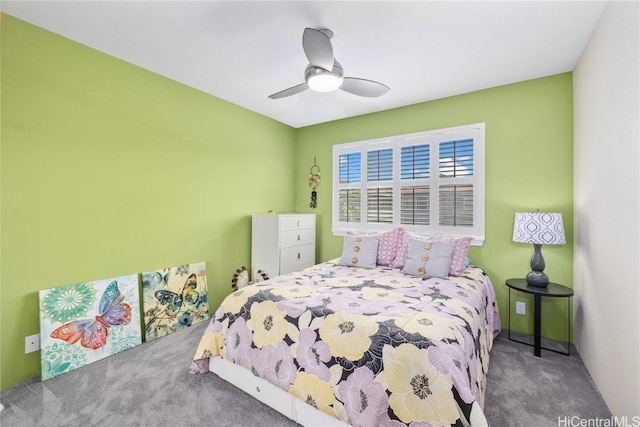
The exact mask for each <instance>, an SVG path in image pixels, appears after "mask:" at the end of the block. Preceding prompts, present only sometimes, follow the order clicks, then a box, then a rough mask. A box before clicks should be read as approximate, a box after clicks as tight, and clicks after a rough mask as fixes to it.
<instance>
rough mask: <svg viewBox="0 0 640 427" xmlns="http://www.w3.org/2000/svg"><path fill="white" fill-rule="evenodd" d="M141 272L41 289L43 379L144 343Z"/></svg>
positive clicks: (41, 360) (41, 362)
mask: <svg viewBox="0 0 640 427" xmlns="http://www.w3.org/2000/svg"><path fill="white" fill-rule="evenodd" d="M138 289H139V287H138V275H137V274H130V275H127V276H121V277H115V278H111V279H104V280H96V281H93V282H86V283H78V284H74V285H67V286H60V287H57V288H52V289H46V290H41V291H39V292H38V296H39V300H40V344H41V351H40V365H41V368H42V371H41V376H42V380H43V381H44V380H47V379H49V378H53V377H56V376H58V375H60V374H63V373H65V372H69V371H72V370H74V369H77V368H80V367H82V366H85V365H88V364H89V363H93V362H95V361H97V360H100V359H104V358H105V357H107V356H111V355H112V354H116V353H120V352H121V351H124V350H127V349H129V348H132V347H135V346H137V345H140V344H141V343H142V330H141V328H140V298H139V294H138Z"/></svg>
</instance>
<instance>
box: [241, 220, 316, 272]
mask: <svg viewBox="0 0 640 427" xmlns="http://www.w3.org/2000/svg"><path fill="white" fill-rule="evenodd" d="M315 263H316V215H315V214H280V215H269V214H253V215H252V221H251V280H254V278H255V277H256V272H257V271H258V270H262V271H264V272H266V273H267V275H268V276H269V277H276V276H279V275H281V274H285V273H290V272H292V271H297V270H302V269H303V268H306V267H310V266H312V265H314V264H315Z"/></svg>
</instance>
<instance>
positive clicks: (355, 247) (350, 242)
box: [340, 236, 378, 268]
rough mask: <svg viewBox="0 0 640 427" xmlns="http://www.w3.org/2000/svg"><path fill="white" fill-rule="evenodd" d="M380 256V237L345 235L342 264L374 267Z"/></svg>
mask: <svg viewBox="0 0 640 427" xmlns="http://www.w3.org/2000/svg"><path fill="white" fill-rule="evenodd" d="M377 257H378V239H377V238H375V237H373V236H344V242H343V244H342V256H341V257H340V264H342V265H349V266H351V267H363V268H374V267H375V266H376V259H377Z"/></svg>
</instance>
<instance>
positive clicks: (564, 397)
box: [0, 323, 611, 427]
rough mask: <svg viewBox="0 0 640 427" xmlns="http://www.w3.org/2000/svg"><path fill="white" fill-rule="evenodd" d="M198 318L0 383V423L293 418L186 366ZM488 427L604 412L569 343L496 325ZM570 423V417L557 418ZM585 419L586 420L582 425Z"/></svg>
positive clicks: (255, 422)
mask: <svg viewBox="0 0 640 427" xmlns="http://www.w3.org/2000/svg"><path fill="white" fill-rule="evenodd" d="M205 326H206V323H202V324H199V325H197V326H194V327H191V328H189V329H186V330H183V331H181V332H178V333H175V334H173V335H169V336H167V337H163V338H161V339H158V340H155V341H152V342H150V343H145V344H142V345H141V346H138V347H136V348H133V349H130V350H127V351H124V352H122V353H119V354H117V355H114V356H112V357H109V358H107V359H103V360H101V361H98V362H95V363H92V364H90V365H87V366H85V367H83V368H80V369H77V370H75V371H72V372H69V373H66V374H64V375H61V376H59V377H56V378H52V379H50V380H47V381H45V382H40V381H39V379H38V378H35V379H33V380H30V381H26V382H24V383H21V384H18V385H16V386H15V387H13V388H11V389H8V390H5V391H2V392H0V402H1V403H2V404H3V405H4V406H5V409H4V410H3V411H1V412H0V424H1V425H2V427H28V426H78V427H81V426H82V427H85V426H98V425H101V426H159V427H163V426H200V425H211V426H294V425H296V424H295V423H293V422H292V421H290V420H288V419H287V418H285V417H284V416H282V415H281V414H279V413H278V412H276V411H274V410H272V409H270V408H268V407H267V406H265V405H263V404H262V403H259V402H257V401H256V400H254V399H253V398H251V397H249V396H247V395H245V394H244V393H243V392H242V391H240V390H239V389H237V388H236V387H234V386H232V385H230V384H228V383H226V382H225V381H223V380H221V379H219V378H217V377H216V376H215V375H213V374H206V375H190V374H189V372H188V368H189V363H190V361H191V357H192V356H193V353H194V351H195V348H196V345H197V343H198V341H199V339H200V336H201V335H202V332H203V331H204V328H205ZM485 412H486V414H487V418H488V420H489V422H490V423H491V425H492V426H493V427H512V426H522V427H527V426H532V427H534V426H535V427H542V426H558V425H559V423H558V419H559V417H565V416H566V417H574V416H575V417H580V418H584V419H594V418H596V417H598V418H608V417H610V416H611V414H610V412H609V410H608V408H607V406H606V404H605V403H604V401H603V400H602V397H601V396H600V393H598V391H597V390H596V388H595V386H594V384H593V382H592V380H591V378H590V377H589V375H588V373H587V370H586V369H585V367H584V365H583V363H582V361H581V360H580V358H579V356H578V355H577V353H575V350H573V353H572V355H571V356H564V355H559V354H556V353H552V352H548V351H544V350H543V353H542V358H538V357H535V356H533V349H532V348H531V347H528V346H526V345H523V344H518V343H514V342H511V341H508V340H507V336H506V333H502V334H501V335H500V336H499V337H498V338H497V339H496V342H495V345H494V348H493V350H492V352H491V362H490V368H489V378H488V381H487V394H486V403H485ZM564 425H569V424H564ZM585 425H586V424H585Z"/></svg>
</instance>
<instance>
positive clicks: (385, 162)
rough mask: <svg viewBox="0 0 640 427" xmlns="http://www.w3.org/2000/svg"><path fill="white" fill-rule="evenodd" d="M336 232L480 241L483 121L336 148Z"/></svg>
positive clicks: (334, 157) (482, 194)
mask: <svg viewBox="0 0 640 427" xmlns="http://www.w3.org/2000/svg"><path fill="white" fill-rule="evenodd" d="M333 164H334V168H333V170H334V177H333V182H334V185H333V231H334V233H336V234H344V233H345V232H346V231H348V230H355V231H379V230H385V229H389V228H393V227H398V226H402V227H404V228H405V229H407V230H409V231H412V232H415V233H422V234H444V235H451V236H473V237H474V238H475V243H476V244H478V243H479V244H481V243H482V241H483V240H484V123H479V124H474V125H467V126H460V127H455V128H449V129H441V130H434V131H427V132H420V133H415V134H409V135H398V136H394V137H390V138H382V139H376V140H369V141H360V142H353V143H346V144H339V145H334V147H333Z"/></svg>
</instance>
